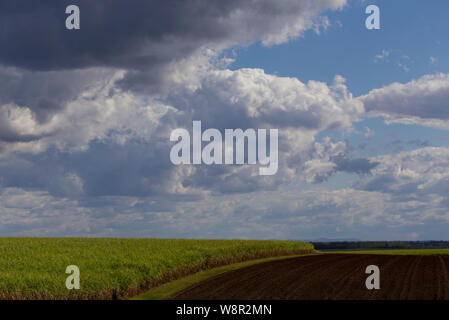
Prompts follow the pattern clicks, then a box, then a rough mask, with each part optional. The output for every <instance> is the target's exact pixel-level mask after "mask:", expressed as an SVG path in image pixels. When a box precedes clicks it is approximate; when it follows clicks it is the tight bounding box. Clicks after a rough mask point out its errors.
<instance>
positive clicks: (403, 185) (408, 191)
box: [357, 147, 449, 201]
mask: <svg viewBox="0 0 449 320" xmlns="http://www.w3.org/2000/svg"><path fill="white" fill-rule="evenodd" d="M372 161H376V162H378V163H379V165H378V166H376V167H375V168H374V169H373V170H372V176H371V177H366V178H364V179H361V180H360V181H359V182H358V183H357V185H358V187H359V188H360V189H362V190H367V191H379V192H384V193H389V194H391V195H395V196H397V197H400V198H407V199H418V200H419V199H420V200H421V201H422V200H423V199H426V198H429V197H434V199H435V198H439V200H440V201H443V199H444V198H445V197H446V195H447V194H448V192H449V173H448V171H447V168H448V167H449V149H448V148H442V147H426V148H421V149H417V150H413V151H402V152H400V153H398V154H397V155H384V156H377V157H374V158H373V159H372Z"/></svg>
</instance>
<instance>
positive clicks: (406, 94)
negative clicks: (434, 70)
mask: <svg viewBox="0 0 449 320" xmlns="http://www.w3.org/2000/svg"><path fill="white" fill-rule="evenodd" d="M358 99H359V100H360V101H361V102H363V104H364V106H365V108H366V111H367V112H368V113H369V114H370V115H373V116H376V115H381V116H384V117H385V118H386V120H387V121H388V122H390V123H392V122H397V123H405V124H419V125H426V126H431V127H436V128H440V129H446V130H447V129H449V107H448V101H449V75H448V74H441V73H440V74H436V75H426V76H423V77H422V78H420V79H418V80H412V81H410V82H408V83H406V84H401V83H393V84H390V85H388V86H385V87H383V88H381V89H374V90H372V91H370V92H369V93H368V94H366V95H363V96H361V97H359V98H358Z"/></svg>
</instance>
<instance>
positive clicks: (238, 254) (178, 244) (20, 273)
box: [0, 238, 313, 299]
mask: <svg viewBox="0 0 449 320" xmlns="http://www.w3.org/2000/svg"><path fill="white" fill-rule="evenodd" d="M308 252H313V245H312V244H310V243H305V242H295V241H245V240H181V239H176V240H175V239H78V238H0V298H1V299H79V298H86V299H89V298H95V299H111V298H115V297H117V298H120V297H130V296H134V295H136V294H138V293H140V292H143V291H146V290H148V289H149V288H152V287H155V286H157V285H160V284H163V283H166V282H168V281H171V280H174V279H178V278H180V277H182V276H186V275H189V274H193V273H195V272H198V271H201V270H206V269H210V268H213V267H217V266H220V265H226V264H231V263H236V262H242V261H246V260H250V259H258V258H263V257H270V256H280V255H289V254H302V253H308ZM72 264H73V265H77V266H78V267H79V268H80V273H81V289H80V290H68V289H67V288H66V287H65V280H66V277H67V276H68V275H67V274H65V269H66V267H67V266H68V265H72Z"/></svg>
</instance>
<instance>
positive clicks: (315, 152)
mask: <svg viewBox="0 0 449 320" xmlns="http://www.w3.org/2000/svg"><path fill="white" fill-rule="evenodd" d="M72 4H74V5H77V6H78V7H79V9H80V29H79V30H67V29H66V27H65V20H66V18H67V17H68V15H67V14H66V13H65V9H66V7H67V6H69V5H72ZM373 4H374V5H377V6H378V7H379V9H380V26H381V28H380V29H379V30H368V29H367V28H366V27H365V20H366V18H367V17H368V14H366V13H365V9H366V7H367V6H368V5H373ZM448 12H449V3H448V2H447V1H444V0H430V1H406V0H396V1H386V0H384V1H381V0H379V1H374V0H373V1H363V0H319V1H317V0H279V1H270V0H238V1H237V0H235V1H233V0H231V1H219V0H209V1H189V0H187V1H165V0H164V1H162V0H161V1H158V0H155V1H140V0H130V1H126V2H124V1H120V0H110V1H108V2H100V1H95V2H93V1H88V0H71V1H66V0H63V1H58V2H57V3H55V2H50V1H39V2H33V3H30V2H29V1H26V0H14V1H2V3H0V48H1V50H0V83H1V85H0V236H63V237H73V236H76V237H160V238H220V239H233V238H239V239H294V240H301V239H306V240H313V239H319V238H329V239H360V240H449V232H448V231H449V198H448V196H447V195H448V194H449V102H448V101H449V57H448V55H447V52H449V40H448V37H447V34H448V31H449V19H447V13H448ZM196 120H199V121H201V122H202V125H203V126H204V127H207V128H217V129H218V130H220V131H222V132H223V131H224V130H225V129H237V128H241V129H244V130H245V129H248V128H254V129H256V130H257V129H278V130H279V164H278V171H277V173H276V174H275V175H272V176H260V175H259V174H257V172H258V167H259V166H258V165H248V164H247V165H205V164H202V165H174V164H173V163H172V162H171V161H170V156H169V155H170V150H171V148H172V146H173V142H172V141H170V133H171V132H172V131H173V130H174V129H176V128H185V129H187V130H191V129H192V122H193V121H196Z"/></svg>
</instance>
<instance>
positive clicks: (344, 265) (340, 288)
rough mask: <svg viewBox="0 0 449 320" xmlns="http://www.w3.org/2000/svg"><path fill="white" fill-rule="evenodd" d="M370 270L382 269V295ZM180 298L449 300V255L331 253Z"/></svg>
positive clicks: (221, 280) (211, 284)
mask: <svg viewBox="0 0 449 320" xmlns="http://www.w3.org/2000/svg"><path fill="white" fill-rule="evenodd" d="M368 265H377V266H378V267H379V268H380V286H381V288H380V290H368V289H366V287H365V280H366V278H367V277H368V276H369V275H367V274H365V268H366V267H367V266H368ZM175 299H185V300H189V299H195V300H196V299H204V300H208V299H217V300H228V299H236V300H241V299H245V300H247V299H248V300H271V299H281V300H297V299H299V300H328V299H332V300H347V299H351V300H417V299H419V300H435V299H446V300H449V256H399V255H397V256H394V255H368V254H360V255H359V254H325V255H316V256H306V257H299V258H291V259H285V260H277V261H272V262H266V263H261V264H257V265H253V266H250V267H246V268H242V269H239V270H235V271H230V272H227V273H224V274H222V275H219V276H217V277H214V278H211V279H208V280H206V281H203V282H201V283H199V284H197V285H195V286H193V287H191V288H188V289H186V290H184V291H182V292H181V293H179V294H178V295H176V296H175Z"/></svg>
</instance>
